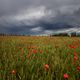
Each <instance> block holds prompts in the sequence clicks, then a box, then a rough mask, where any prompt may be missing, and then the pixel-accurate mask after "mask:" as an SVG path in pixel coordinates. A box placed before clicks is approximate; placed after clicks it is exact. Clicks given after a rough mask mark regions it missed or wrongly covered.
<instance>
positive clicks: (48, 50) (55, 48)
mask: <svg viewBox="0 0 80 80" xmlns="http://www.w3.org/2000/svg"><path fill="white" fill-rule="evenodd" d="M74 52H75V53H76V57H77V59H76V60H74ZM45 65H48V68H47V67H46V69H45ZM79 66H80V38H76V37H23V36H17V37H16V36H9V37H0V80H66V79H65V78H64V74H68V78H67V80H78V79H80V70H79V69H77V67H79Z"/></svg>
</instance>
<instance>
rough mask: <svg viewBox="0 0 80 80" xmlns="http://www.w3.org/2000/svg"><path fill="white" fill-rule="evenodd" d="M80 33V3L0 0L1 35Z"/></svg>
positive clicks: (65, 0) (79, 0)
mask: <svg viewBox="0 0 80 80" xmlns="http://www.w3.org/2000/svg"><path fill="white" fill-rule="evenodd" d="M74 31H75V32H80V0H0V33H10V34H26V35H47V34H54V33H61V32H62V33H63V32H74Z"/></svg>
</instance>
